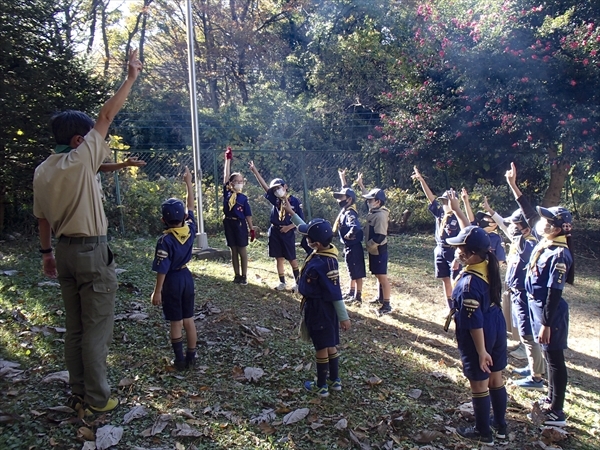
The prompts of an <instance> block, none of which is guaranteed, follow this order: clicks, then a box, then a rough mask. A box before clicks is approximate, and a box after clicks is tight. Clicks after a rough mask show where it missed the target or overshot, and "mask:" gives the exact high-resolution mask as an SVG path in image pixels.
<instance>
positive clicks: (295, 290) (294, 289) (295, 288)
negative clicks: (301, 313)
mask: <svg viewBox="0 0 600 450" xmlns="http://www.w3.org/2000/svg"><path fill="white" fill-rule="evenodd" d="M291 291H292V293H294V294H297V293H298V285H297V284H295V283H294V285H293V286H292V289H291Z"/></svg>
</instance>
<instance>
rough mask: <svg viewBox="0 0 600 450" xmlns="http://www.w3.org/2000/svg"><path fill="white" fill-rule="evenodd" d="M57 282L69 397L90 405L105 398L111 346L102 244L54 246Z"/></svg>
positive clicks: (110, 270)
mask: <svg viewBox="0 0 600 450" xmlns="http://www.w3.org/2000/svg"><path fill="white" fill-rule="evenodd" d="M56 267H57V271H58V281H59V282H60V289H61V292H62V298H63V301H64V305H65V316H66V329H67V333H66V336H65V363H66V366H67V370H68V371H69V384H70V385H71V389H72V392H73V394H77V395H80V396H81V397H83V399H84V401H85V402H86V403H88V404H90V405H92V406H97V407H103V406H105V405H106V403H107V402H108V399H109V398H110V387H109V385H108V381H107V379H106V357H107V355H108V345H109V344H110V342H111V341H112V333H113V324H114V310H115V297H116V292H117V276H116V273H115V262H114V257H113V254H112V252H111V251H110V248H109V247H108V244H107V243H106V242H103V243H93V244H87V243H69V242H68V240H65V241H63V240H62V239H61V240H60V241H59V243H58V245H57V246H56Z"/></svg>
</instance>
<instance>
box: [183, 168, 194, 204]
mask: <svg viewBox="0 0 600 450" xmlns="http://www.w3.org/2000/svg"><path fill="white" fill-rule="evenodd" d="M183 181H184V182H185V187H186V189H187V194H186V197H185V203H186V206H187V210H188V211H193V210H194V187H193V186H192V174H191V173H190V170H189V169H188V168H187V166H186V167H185V170H184V171H183Z"/></svg>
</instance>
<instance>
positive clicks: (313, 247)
mask: <svg viewBox="0 0 600 450" xmlns="http://www.w3.org/2000/svg"><path fill="white" fill-rule="evenodd" d="M306 243H307V244H308V246H309V247H310V248H312V249H313V250H316V249H317V247H318V245H317V244H316V243H314V242H312V241H311V240H310V239H307V240H306Z"/></svg>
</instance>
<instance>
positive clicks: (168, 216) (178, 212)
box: [161, 198, 185, 223]
mask: <svg viewBox="0 0 600 450" xmlns="http://www.w3.org/2000/svg"><path fill="white" fill-rule="evenodd" d="M161 210H162V216H163V219H164V220H165V222H167V223H173V222H183V219H184V218H185V207H184V206H183V202H182V201H181V200H179V199H178V198H170V199H168V200H165V201H164V202H163V204H162V205H161Z"/></svg>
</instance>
